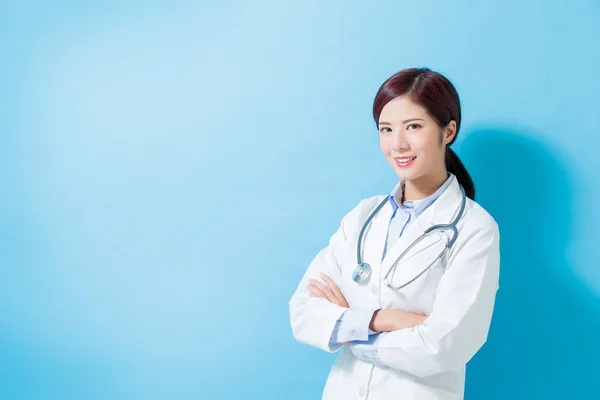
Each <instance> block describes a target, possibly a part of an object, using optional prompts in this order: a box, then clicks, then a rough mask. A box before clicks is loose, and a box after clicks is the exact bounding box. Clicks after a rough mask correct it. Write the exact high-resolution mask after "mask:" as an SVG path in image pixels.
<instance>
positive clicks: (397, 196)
mask: <svg viewBox="0 0 600 400" xmlns="http://www.w3.org/2000/svg"><path fill="white" fill-rule="evenodd" d="M451 178H452V174H451V173H448V178H447V179H446V181H445V182H444V183H443V184H442V186H440V187H439V188H438V190H436V191H435V193H433V194H432V195H431V196H429V197H426V198H424V199H419V200H409V201H405V202H404V205H401V204H400V202H401V201H402V194H403V193H404V184H405V183H406V182H405V181H404V180H402V179H400V181H399V182H398V183H397V184H396V186H394V189H393V190H392V192H391V193H390V204H391V205H392V209H393V210H394V212H396V210H397V209H398V208H402V209H403V210H405V211H408V210H410V209H412V210H414V212H415V214H416V215H417V216H418V215H419V214H421V213H422V212H423V211H425V209H426V208H427V207H429V206H430V205H431V204H432V203H433V202H434V201H435V200H436V199H437V198H438V197H440V195H441V194H442V193H443V192H444V190H446V188H447V187H448V186H449V185H450V181H451V180H452V179H451Z"/></svg>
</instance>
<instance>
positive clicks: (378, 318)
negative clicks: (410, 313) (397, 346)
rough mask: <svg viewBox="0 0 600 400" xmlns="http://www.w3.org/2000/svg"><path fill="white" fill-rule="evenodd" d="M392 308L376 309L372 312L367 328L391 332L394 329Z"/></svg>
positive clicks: (374, 330)
mask: <svg viewBox="0 0 600 400" xmlns="http://www.w3.org/2000/svg"><path fill="white" fill-rule="evenodd" d="M390 311H392V310H381V309H379V310H377V311H375V312H374V313H373V318H371V323H370V324H369V329H371V330H372V331H373V332H391V331H393V330H395V325H396V324H395V321H394V318H393V315H392V313H391V312H390Z"/></svg>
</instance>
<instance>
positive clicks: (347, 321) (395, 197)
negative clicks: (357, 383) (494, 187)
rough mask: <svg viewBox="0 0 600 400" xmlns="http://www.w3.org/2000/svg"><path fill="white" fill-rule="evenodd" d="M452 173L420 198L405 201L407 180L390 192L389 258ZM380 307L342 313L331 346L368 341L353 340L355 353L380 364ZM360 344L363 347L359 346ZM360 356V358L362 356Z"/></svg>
mask: <svg viewBox="0 0 600 400" xmlns="http://www.w3.org/2000/svg"><path fill="white" fill-rule="evenodd" d="M451 178H452V175H451V174H449V175H448V179H446V181H445V182H444V183H443V184H442V186H440V187H439V189H438V190H436V192H435V193H434V194H432V195H431V196H429V197H427V198H424V199H420V200H409V201H405V202H404V205H403V204H402V195H403V193H404V183H405V182H404V181H403V180H400V181H399V182H398V184H397V185H396V186H395V187H394V189H393V190H392V192H391V193H390V197H389V202H390V205H391V207H392V210H393V212H392V217H391V218H390V223H389V225H388V234H387V239H386V243H385V247H384V250H383V256H382V260H383V257H385V255H386V253H387V250H388V249H389V248H391V247H392V246H393V245H394V243H395V242H396V241H397V240H398V239H399V238H400V236H402V234H403V233H404V231H405V230H406V228H407V227H408V226H409V225H410V223H411V222H412V221H414V220H415V219H416V218H417V217H418V216H419V215H421V213H423V211H425V210H426V209H427V208H428V207H429V206H430V205H432V204H433V202H434V201H435V200H437V198H438V197H440V195H441V194H442V193H443V192H444V190H446V188H448V186H449V185H450V182H451V180H452V179H451ZM375 311H377V310H376V309H366V310H365V309H358V308H350V309H348V310H346V311H344V313H343V314H342V316H341V317H340V318H339V319H338V320H337V323H336V325H335V327H334V329H333V333H332V335H331V339H330V341H329V344H330V345H337V344H341V343H345V342H354V341H357V342H367V343H351V345H355V347H354V348H353V353H355V354H356V353H357V352H359V353H360V354H361V355H362V357H364V360H365V361H369V362H372V363H376V361H377V359H376V358H374V357H375V356H376V353H373V350H374V347H373V346H372V345H371V343H372V342H373V341H374V339H375V338H370V336H372V335H377V334H379V332H373V331H372V330H371V329H369V324H370V323H371V319H372V318H373V313H374V312H375ZM358 344H360V346H358ZM359 358H360V357H359Z"/></svg>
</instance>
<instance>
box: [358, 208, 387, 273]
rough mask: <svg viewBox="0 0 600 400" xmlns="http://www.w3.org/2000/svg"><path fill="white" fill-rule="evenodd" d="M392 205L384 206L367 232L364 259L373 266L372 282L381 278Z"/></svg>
mask: <svg viewBox="0 0 600 400" xmlns="http://www.w3.org/2000/svg"><path fill="white" fill-rule="evenodd" d="M392 212H393V211H392V206H391V205H390V203H389V200H388V203H387V204H386V205H384V206H383V208H382V209H381V210H380V211H379V213H378V214H377V215H376V216H375V218H373V220H372V221H371V225H370V226H369V228H368V229H367V231H366V232H365V238H366V239H364V240H365V243H364V247H363V248H364V253H363V260H364V261H365V262H367V263H369V265H370V266H371V275H372V278H371V280H370V281H371V282H373V281H375V282H377V281H378V280H379V270H380V268H381V257H382V256H383V249H384V246H385V241H386V238H387V233H388V227H389V223H390V219H391V218H392Z"/></svg>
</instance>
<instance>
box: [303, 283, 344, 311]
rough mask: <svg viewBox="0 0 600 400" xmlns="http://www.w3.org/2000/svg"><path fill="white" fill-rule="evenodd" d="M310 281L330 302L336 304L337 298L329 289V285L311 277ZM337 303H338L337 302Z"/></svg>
mask: <svg viewBox="0 0 600 400" xmlns="http://www.w3.org/2000/svg"><path fill="white" fill-rule="evenodd" d="M310 283H312V284H313V285H314V286H316V287H317V288H318V289H319V290H320V291H321V292H323V293H324V294H325V296H327V300H329V301H330V302H331V303H335V304H338V302H339V300H338V299H337V297H335V296H334V295H333V292H332V291H331V289H329V287H328V286H327V285H325V284H323V283H321V282H319V281H317V280H314V279H311V280H310ZM338 305H339V304H338Z"/></svg>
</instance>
